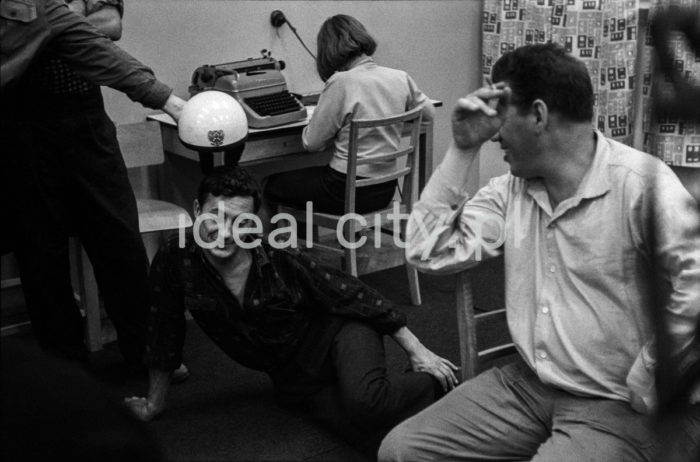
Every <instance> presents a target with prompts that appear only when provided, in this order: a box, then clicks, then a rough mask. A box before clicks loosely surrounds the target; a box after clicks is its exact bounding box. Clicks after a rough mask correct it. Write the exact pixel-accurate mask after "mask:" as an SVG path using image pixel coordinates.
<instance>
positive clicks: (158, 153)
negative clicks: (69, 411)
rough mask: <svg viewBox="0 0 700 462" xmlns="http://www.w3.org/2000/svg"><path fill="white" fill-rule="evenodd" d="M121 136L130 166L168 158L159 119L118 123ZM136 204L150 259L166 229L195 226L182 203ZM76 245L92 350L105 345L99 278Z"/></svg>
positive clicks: (80, 291)
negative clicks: (164, 150)
mask: <svg viewBox="0 0 700 462" xmlns="http://www.w3.org/2000/svg"><path fill="white" fill-rule="evenodd" d="M117 139H118V140H119V146H120V148H121V151H122V155H123V157H124V162H125V164H126V167H127V168H129V169H137V168H138V169H141V170H142V172H141V173H147V172H145V171H144V170H147V169H148V168H149V167H152V166H157V165H160V164H162V163H163V162H164V161H165V155H164V153H163V144H162V139H161V134H160V126H159V125H158V123H157V122H139V123H133V124H125V125H118V126H117ZM143 176H145V177H147V178H148V177H149V176H148V175H143ZM156 177H157V175H156ZM155 189H156V190H157V189H158V188H157V187H156V188H155ZM136 204H137V207H138V212H139V230H140V231H141V235H142V237H143V238H144V243H145V245H146V251H147V254H148V257H149V261H150V260H151V259H152V258H153V256H154V255H155V252H156V251H157V248H158V243H159V242H161V241H162V238H163V235H162V232H164V231H172V230H176V229H179V227H180V226H183V225H184V227H186V228H189V227H191V226H192V218H191V217H190V215H189V213H188V212H187V211H186V210H185V209H184V208H182V207H180V206H178V205H175V204H172V203H170V202H165V201H161V200H157V199H150V198H137V200H136ZM73 249H74V250H73V253H74V258H75V263H76V274H77V280H78V281H77V282H78V284H77V286H78V296H79V299H80V302H79V305H80V308H81V310H83V312H84V313H85V318H86V329H85V341H86V345H87V348H88V350H89V351H98V350H100V349H101V348H102V343H103V333H102V313H101V310H100V301H99V293H98V289H97V281H96V280H95V275H94V273H93V269H92V265H91V264H90V260H89V258H88V257H87V254H86V252H85V250H84V249H83V247H82V246H81V245H80V243H79V242H78V241H77V240H75V241H74V247H73ZM125 290H128V288H125Z"/></svg>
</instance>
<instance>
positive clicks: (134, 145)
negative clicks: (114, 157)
mask: <svg viewBox="0 0 700 462" xmlns="http://www.w3.org/2000/svg"><path fill="white" fill-rule="evenodd" d="M117 140H118V141H119V147H120V148H121V151H122V156H123V157H124V163H125V164H126V167H127V168H136V167H147V166H149V165H158V164H162V163H163V162H164V161H165V156H164V154H163V139H162V138H161V134H160V125H159V124H158V122H156V121H151V120H148V121H144V122H137V123H131V124H123V125H117Z"/></svg>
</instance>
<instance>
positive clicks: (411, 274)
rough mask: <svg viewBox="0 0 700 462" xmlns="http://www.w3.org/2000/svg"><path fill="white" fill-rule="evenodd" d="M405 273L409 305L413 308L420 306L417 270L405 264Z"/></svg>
mask: <svg viewBox="0 0 700 462" xmlns="http://www.w3.org/2000/svg"><path fill="white" fill-rule="evenodd" d="M406 273H408V287H409V290H410V292H411V303H412V304H414V305H415V306H420V305H421V303H422V300H421V297H420V283H419V282H418V270H417V269H415V268H414V267H412V266H411V265H409V264H406Z"/></svg>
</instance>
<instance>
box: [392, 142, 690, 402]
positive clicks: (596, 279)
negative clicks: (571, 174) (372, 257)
mask: <svg viewBox="0 0 700 462" xmlns="http://www.w3.org/2000/svg"><path fill="white" fill-rule="evenodd" d="M596 135H597V146H596V153H595V157H594V160H593V163H592V165H591V167H590V168H589V170H588V172H587V173H586V175H585V176H584V178H583V179H582V181H581V184H580V185H579V187H578V190H577V192H576V193H575V194H574V196H572V197H570V198H568V199H566V200H564V201H562V202H561V203H559V204H558V205H557V206H556V207H555V209H554V210H552V208H551V206H550V201H549V197H548V195H547V192H546V190H545V188H544V185H543V184H542V182H541V181H539V180H531V181H528V180H525V179H522V178H517V177H514V176H513V175H511V174H506V175H503V176H500V177H497V178H494V179H492V180H491V181H490V182H489V184H488V185H487V186H485V187H484V188H482V189H481V190H479V191H478V192H477V194H476V195H475V196H474V197H473V198H471V199H470V200H468V198H467V194H466V192H464V185H462V184H454V183H455V181H454V178H455V174H454V173H453V172H450V171H443V169H441V168H438V169H437V170H436V172H435V173H434V175H433V177H432V178H431V180H430V182H429V184H428V185H427V186H426V188H425V190H424V191H423V193H422V195H421V200H420V201H419V202H417V203H416V204H415V205H414V209H413V212H412V214H411V219H410V220H409V225H408V230H407V243H408V247H407V251H406V255H407V258H408V260H409V261H410V262H411V263H412V264H414V265H416V266H418V267H419V268H420V269H422V270H424V271H430V272H437V273H440V272H457V271H460V270H462V269H466V268H468V267H470V266H473V265H475V264H477V263H478V262H479V261H480V260H481V259H483V258H489V257H493V256H496V255H501V254H504V261H505V277H506V313H507V318H508V326H509V330H510V333H511V335H512V337H513V341H514V342H515V344H516V346H517V348H518V350H519V351H520V353H521V355H522V356H523V358H524V359H525V361H526V362H527V363H528V364H529V365H530V367H531V368H532V369H533V370H534V371H535V372H536V373H537V375H538V376H539V378H540V379H541V380H542V381H543V382H544V383H547V384H551V385H553V386H556V387H559V388H562V389H564V390H567V391H570V392H572V393H575V394H579V395H584V396H602V397H608V398H613V399H622V400H630V395H631V393H630V390H629V387H628V385H627V384H626V378H627V376H628V374H629V372H630V368H631V366H632V364H633V363H634V361H635V359H636V358H637V357H638V356H640V355H641V352H642V348H643V347H644V346H645V345H647V344H648V343H649V342H650V341H651V340H652V338H653V335H654V329H653V325H652V317H651V310H652V309H653V306H652V305H653V299H654V297H653V296H652V295H651V291H650V289H652V288H654V289H657V288H659V287H660V286H662V285H664V282H661V281H658V280H653V279H652V278H651V277H650V276H651V267H650V264H649V262H650V256H649V255H650V253H649V249H650V246H651V238H652V236H650V230H651V227H652V226H653V228H654V231H655V235H654V236H653V239H655V240H656V245H655V248H656V249H657V252H658V259H657V263H658V265H659V267H660V268H659V270H660V274H661V277H662V278H663V279H664V281H666V282H667V283H668V284H670V287H672V290H671V295H670V300H669V301H668V302H667V303H666V305H665V306H664V307H663V308H664V309H665V317H666V319H667V322H668V326H669V329H668V330H669V332H670V334H671V336H672V339H673V342H672V343H673V348H674V352H676V353H678V352H682V351H683V350H684V349H685V348H687V347H688V346H689V344H690V343H691V341H692V340H693V338H694V335H695V334H696V332H695V329H696V325H697V322H698V316H700V237H699V234H700V213H699V209H698V204H697V203H696V202H695V200H694V199H693V198H692V197H691V196H690V194H689V193H688V192H687V191H686V190H685V188H684V187H683V185H682V184H681V183H680V182H679V180H678V178H677V177H676V176H675V175H674V173H673V172H672V171H671V170H670V169H669V168H668V167H667V166H666V165H665V164H664V163H663V162H661V161H660V160H659V159H657V158H655V157H652V156H650V155H648V154H644V153H641V152H639V151H636V150H634V149H631V148H629V147H627V146H625V145H623V144H620V143H617V142H615V141H612V140H609V139H606V138H605V137H604V136H603V135H602V134H601V133H599V132H598V133H596ZM465 165H466V163H465ZM465 168H466V167H465ZM445 170H447V169H445ZM455 206H456V207H455ZM477 290H478V288H477ZM647 346H648V345H647ZM650 377H653V374H652V375H650Z"/></svg>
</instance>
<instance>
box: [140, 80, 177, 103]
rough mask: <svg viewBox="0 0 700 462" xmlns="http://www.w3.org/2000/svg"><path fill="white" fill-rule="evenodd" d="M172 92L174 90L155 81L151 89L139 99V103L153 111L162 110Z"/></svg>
mask: <svg viewBox="0 0 700 462" xmlns="http://www.w3.org/2000/svg"><path fill="white" fill-rule="evenodd" d="M172 92H173V89H172V88H170V87H169V86H167V85H166V84H164V83H163V82H161V81H160V80H154V81H153V83H152V84H151V87H150V88H149V89H148V90H147V91H146V92H145V93H144V94H143V95H142V96H141V97H140V98H139V99H138V102H139V103H141V104H143V105H144V106H146V107H148V108H151V109H162V108H163V106H165V103H166V101H168V98H169V97H170V94H171V93H172Z"/></svg>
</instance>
